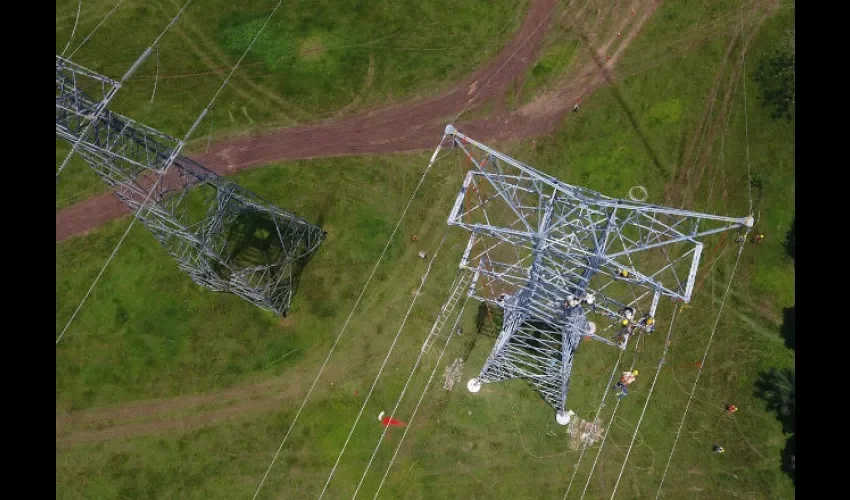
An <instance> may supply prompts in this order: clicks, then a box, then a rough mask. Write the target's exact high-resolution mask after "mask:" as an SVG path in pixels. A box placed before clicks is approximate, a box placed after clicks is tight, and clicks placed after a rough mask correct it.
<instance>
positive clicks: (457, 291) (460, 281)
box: [422, 271, 472, 352]
mask: <svg viewBox="0 0 850 500" xmlns="http://www.w3.org/2000/svg"><path fill="white" fill-rule="evenodd" d="M471 279H472V274H471V273H468V272H463V271H462V272H461V273H460V274H459V275H458V277H457V278H455V281H454V283H453V284H452V289H451V293H450V295H449V298H448V300H446V302H445V304H443V307H442V308H441V309H440V314H439V315H437V319H436V320H435V321H434V325H433V326H431V332H430V333H429V334H428V338H427V339H425V342H424V343H423V344H422V352H428V351H430V350H431V345H432V344H433V343H434V341H435V340H436V339H437V337H439V336H440V332H441V331H442V330H443V326H445V324H446V321H448V320H449V316H451V315H452V312H454V309H455V307H456V306H457V303H458V301H459V300H460V297H461V295H463V292H464V291H465V290H466V288H467V287H468V286H469V282H470V280H471ZM453 333H454V332H449V335H451V334H453Z"/></svg>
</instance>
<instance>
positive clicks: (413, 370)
mask: <svg viewBox="0 0 850 500" xmlns="http://www.w3.org/2000/svg"><path fill="white" fill-rule="evenodd" d="M462 283H463V274H462V273H458V277H457V279H456V280H455V281H454V282H453V283H452V286H451V288H450V289H449V296H448V298H447V299H446V302H445V304H446V305H448V303H449V301H450V300H451V298H452V296H453V295H454V293H455V290H456V289H457V288H458V287H460V286H461V285H462ZM468 298H469V297H468V296H467V300H468ZM465 304H466V301H464V305H465ZM442 312H443V310H442V308H441V309H440V312H439V313H438V314H437V319H435V320H434V321H435V322H436V321H439V319H440V315H441V314H442ZM460 313H461V314H463V310H461V311H460ZM447 319H448V318H447ZM457 321H460V316H458V320H457ZM457 321H456V323H457ZM444 325H445V324H444ZM440 331H441V330H438V331H437V332H435V334H436V335H439V334H440ZM454 332H455V330H454V329H452V330H450V331H449V334H448V336H449V337H451V336H453V335H454ZM430 337H431V331H430V330H429V331H428V334H427V336H426V337H425V341H424V342H423V343H422V347H423V348H422V349H419V356H417V358H416V362H415V363H414V364H413V367H412V368H411V369H410V374H409V375H408V376H407V381H406V382H405V383H404V387H402V389H401V393H399V396H398V398H397V399H396V402H395V406H394V407H393V409H392V411H391V412H390V416H392V415H395V414H396V412H397V411H398V407H399V405H401V400H402V399H404V395H405V393H406V392H407V387H408V386H409V385H410V381H411V380H413V375H414V373H416V368H418V367H419V363H420V362H421V361H422V357H423V356H424V355H425V350H424V347H425V345H426V343H427V342H428V340H429V338H430ZM387 431H389V426H387V427H384V431H383V432H382V433H381V435H380V436H379V437H378V442H377V443H376V444H375V449H374V450H373V451H372V456H371V457H369V463H367V464H366V469H365V470H364V471H363V475H362V476H360V482H358V483H357V488H355V490H354V494H353V495H352V496H351V498H352V500H353V499H354V498H355V497H357V493H359V492H360V487H361V486H362V485H363V481H364V480H365V479H366V475H367V474H368V473H369V469H371V468H372V461H374V460H375V455H377V454H378V449H379V448H380V447H381V443H382V442H383V440H384V436H385V435H386V434H387Z"/></svg>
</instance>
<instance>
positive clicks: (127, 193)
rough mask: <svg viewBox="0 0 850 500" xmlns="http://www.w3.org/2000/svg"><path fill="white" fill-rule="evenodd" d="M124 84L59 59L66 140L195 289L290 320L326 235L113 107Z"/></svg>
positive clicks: (59, 121) (59, 119) (60, 120)
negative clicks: (230, 296) (304, 272)
mask: <svg viewBox="0 0 850 500" xmlns="http://www.w3.org/2000/svg"><path fill="white" fill-rule="evenodd" d="M118 87H120V86H119V85H118V84H117V82H115V81H114V80H111V79H109V78H106V77H104V76H102V75H98V74H97V73H95V72H93V71H90V70H87V69H85V68H83V67H81V66H79V65H77V64H74V63H72V62H71V61H68V60H66V59H63V58H61V57H58V56H57V58H56V136H57V137H58V138H61V139H63V140H65V141H66V142H68V143H70V144H78V146H77V151H76V152H77V154H79V155H80V156H81V157H82V158H83V159H84V160H85V161H86V163H87V164H88V165H89V167H91V169H92V170H94V171H95V172H96V173H97V174H98V175H99V176H100V178H101V179H102V180H103V181H104V182H106V183H107V184H108V185H109V186H110V187H112V189H113V190H114V192H115V195H116V196H118V198H119V199H121V201H123V202H124V203H125V204H126V205H127V206H128V207H129V208H130V209H131V210H132V211H138V212H139V216H138V217H139V221H140V222H141V223H142V224H144V225H145V227H146V228H147V229H148V230H149V231H150V232H151V233H152V234H153V236H154V237H155V238H156V239H157V240H158V241H159V242H160V243H161V244H162V245H163V247H165V249H166V250H167V251H168V252H169V253H170V254H171V255H172V257H174V259H175V260H177V264H178V266H179V267H180V268H181V269H183V270H184V271H186V273H188V274H189V276H190V277H191V278H192V280H193V281H195V283H197V284H199V285H201V286H204V287H206V288H208V289H210V290H214V291H224V292H231V293H234V294H236V295H238V296H240V297H242V298H244V299H245V300H248V301H249V302H251V303H253V304H255V305H257V306H259V307H262V308H264V309H267V310H270V311H272V312H274V313H276V314H279V315H283V316H285V315H286V313H287V311H288V310H289V306H290V302H291V299H292V295H293V293H294V291H295V288H296V286H297V281H298V276H299V274H300V271H301V268H303V266H304V265H305V264H306V262H307V260H309V258H310V257H311V255H312V254H313V253H314V252H315V251H316V250H317V248H318V246H319V245H320V243H321V242H322V240H323V239H324V237H325V233H324V232H323V231H322V230H321V228H319V227H318V226H316V225H313V224H310V223H309V222H307V221H306V220H304V219H302V218H300V217H298V216H296V215H294V214H292V213H289V212H287V211H285V210H282V209H280V208H278V207H276V206H274V205H272V204H271V203H269V202H267V201H265V200H263V199H262V198H260V197H259V196H257V195H256V194H254V193H252V192H250V191H248V190H247V189H245V188H242V187H241V186H239V185H237V184H234V183H232V182H229V181H226V180H224V179H222V178H221V177H219V176H218V175H217V174H216V173H214V172H213V171H211V170H209V169H207V168H205V167H204V166H203V165H201V164H199V163H197V162H195V161H193V160H191V159H189V158H186V157H183V156H180V151H181V150H182V148H183V145H184V144H183V142H182V141H180V140H178V139H175V138H173V137H171V136H169V135H167V134H164V133H162V132H159V131H157V130H155V129H153V128H150V127H147V126H145V125H143V124H140V123H137V122H135V121H134V120H132V119H130V118H127V117H125V116H122V115H119V114H118V113H115V112H113V111H111V110H109V109H108V108H106V107H105V104H104V103H108V102H109V99H108V97H109V96H110V95H114V93H115V91H116V90H117V89H118ZM152 190H153V191H152Z"/></svg>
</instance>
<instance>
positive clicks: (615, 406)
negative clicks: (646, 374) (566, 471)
mask: <svg viewBox="0 0 850 500" xmlns="http://www.w3.org/2000/svg"><path fill="white" fill-rule="evenodd" d="M637 359H638V355H637V342H635V357H634V359H632V364H631V366H630V367H629V371H632V370H634V368H635V364H637ZM621 401H622V400H621V399H620V398H617V403H616V404H615V405H614V411H613V412H612V413H611V419H610V420H609V421H608V426H607V427H606V428H605V434H604V435H603V436H602V442H600V443H599V449H598V450H596V457H595V458H594V459H593V465H592V466H591V467H590V472H589V473H588V474H587V481H586V482H585V483H584V489H583V490H582V492H581V498H584V494H585V493H586V492H587V486H588V485H589V484H590V479H591V478H592V477H593V472H594V471H595V470H596V464H597V463H598V462H599V455H601V454H602V449H603V448H604V447H605V441H607V440H608V433H609V432H610V431H611V425H612V423H613V422H614V417H615V416H616V415H617V409H619V408H620V402H621ZM570 485H572V480H570ZM569 492H570V490H569V486H568V487H567V492H566V493H564V499H566V498H567V494H569Z"/></svg>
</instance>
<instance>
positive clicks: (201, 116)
mask: <svg viewBox="0 0 850 500" xmlns="http://www.w3.org/2000/svg"><path fill="white" fill-rule="evenodd" d="M191 2H192V0H188V1H187V2H186V4H184V5H183V8H182V9H180V12H178V13H177V16H175V17H174V19H172V20H171V23H169V26H171V25H172V24H174V22H175V20H176V19H177V18H178V17H179V16H180V14H181V13H182V12H183V10H184V9H186V7H187V6H188V5H189V4H190V3H191ZM282 3H283V0H280V1H279V2H278V3H277V6H275V8H274V10H272V13H271V14H270V15H269V17H268V18H266V21H265V22H264V23H263V25H262V26H261V27H260V29H259V30H258V31H257V34H256V35H255V36H254V39H253V40H251V43H250V44H249V45H248V48H246V49H245V52H243V53H242V57H240V58H239V60H238V61H237V62H236V64H235V65H234V66H233V69H231V71H230V73H229V74H228V75H227V77H226V78H225V79H224V81H223V82H222V83H221V86H220V87H219V88H218V90H217V91H216V92H215V94H213V96H212V98H211V99H210V101H209V103H207V105H206V106H205V107H204V109H203V110H202V111H201V113H200V114H199V115H198V117H197V118H196V119H195V122H194V123H193V124H192V126H191V127H189V130H188V131H187V132H186V135H185V136H183V140H181V141H180V142H179V144H178V146H177V147H176V148H175V149H174V150H173V151H172V153H171V156H170V158H169V163H168V165H166V167H165V169H164V170H163V172H162V174H161V175H159V176H158V177H157V179H156V181H155V182H154V184H153V186H152V187H151V189H150V191H149V192H148V194H147V196H146V197H145V200H144V201H143V202H142V204H141V205H140V206H139V209H138V210H136V213H135V215H134V216H133V220H131V221H130V224H129V225H128V226H127V229H126V231H124V234H123V235H122V236H121V239H120V240H118V244H117V245H115V249H114V250H113V251H112V253H111V254H110V255H109V258H108V259H106V262H105V263H104V264H103V267H102V268H101V270H100V272H99V273H98V275H97V277H95V279H94V282H92V284H91V286H90V287H89V290H88V292H86V294H85V296H83V299H82V300H81V301H80V304H79V305H78V306H77V309H76V310H74V314H72V315H71V318H70V319H69V320H68V323H66V324H65V328H63V329H62V333H60V334H59V337H58V338H57V339H56V345H59V341H60V340H62V337H63V336H64V335H65V332H67V331H68V327H70V326H71V323H72V322H73V321H74V318H76V317H77V313H79V312H80V309H81V308H82V307H83V304H84V303H85V302H86V300H87V299H88V297H89V295H91V292H92V290H94V287H95V285H97V282H98V280H100V277H101V276H103V273H104V271H106V267H107V266H108V265H109V263H110V262H112V259H113V258H115V255H116V254H117V253H118V249H119V248H121V244H122V243H124V240H125V239H126V237H127V234H129V233H130V229H132V227H133V224H135V223H136V220H137V219H138V218H139V214H141V212H142V210H143V209H144V208H145V206H146V205H147V203H148V200H150V197H151V195H152V194H153V192H154V190H156V187H157V185H158V184H159V182H160V180H162V178H163V177H165V174H166V172H167V171H168V169H169V168H171V165H172V164H173V160H174V159H175V158H176V157H177V155H179V154H180V150H181V149H182V148H183V145H184V144H185V143H186V142H187V141H188V140H189V138H190V137H191V136H192V134H193V133H194V132H195V129H196V128H197V127H198V125H200V123H201V122H202V121H203V119H204V117H205V116H206V115H207V112H208V111H209V110H210V108H211V107H212V105H213V103H215V101H216V99H218V96H219V94H221V91H222V90H224V88H225V87H226V86H227V83H228V82H229V81H230V77H232V76H233V74H234V73H235V72H236V70H237V69H238V68H239V65H240V64H241V63H242V60H243V59H245V56H246V55H248V52H249V51H250V50H251V48H252V47H253V46H254V42H256V41H257V39H258V38H259V36H260V34H261V33H262V32H263V30H264V29H265V27H266V25H267V24H268V22H269V20H271V18H272V16H273V15H274V14H275V12H277V9H278V8H279V7H280V6H281V4H282ZM167 29H168V28H166V31H167ZM164 33H165V31H163V34H164ZM161 37H162V35H160V37H158V38H157V41H158V40H159V38H161ZM155 43H156V42H154V44H155ZM151 46H153V45H151ZM148 50H150V48H148ZM82 138H83V135H81V136H80V140H78V141H77V144H79V143H80V141H81V140H82ZM71 153H73V150H72V151H71ZM69 155H70V154H69Z"/></svg>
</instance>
